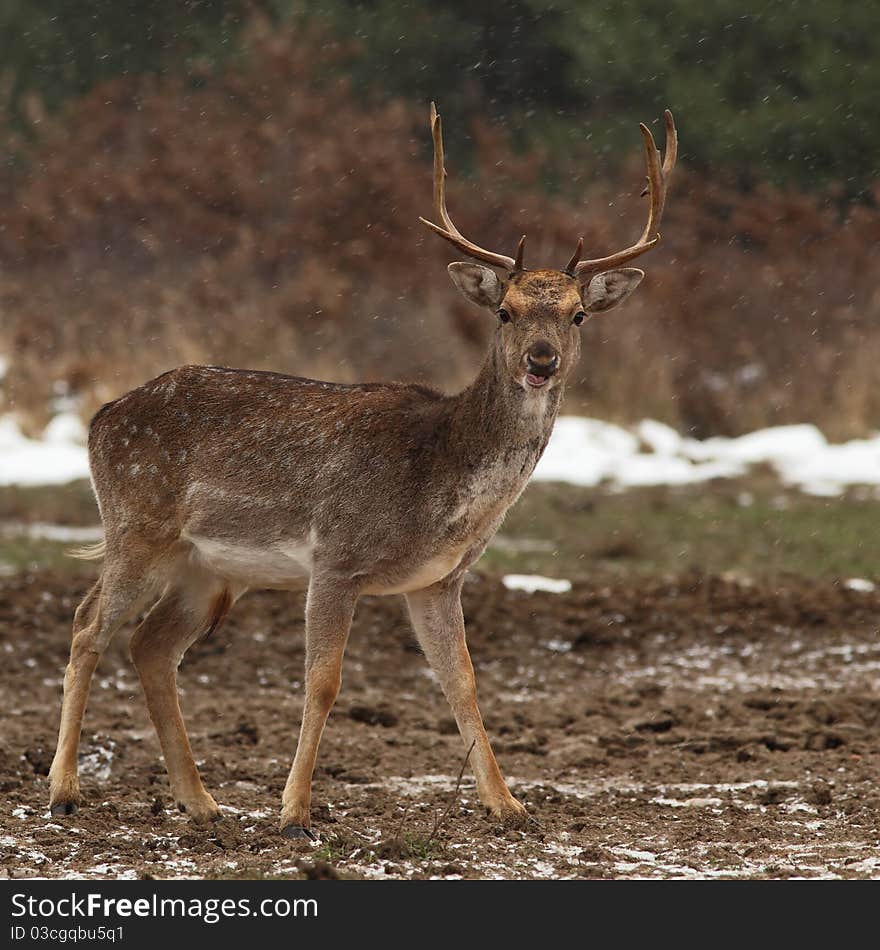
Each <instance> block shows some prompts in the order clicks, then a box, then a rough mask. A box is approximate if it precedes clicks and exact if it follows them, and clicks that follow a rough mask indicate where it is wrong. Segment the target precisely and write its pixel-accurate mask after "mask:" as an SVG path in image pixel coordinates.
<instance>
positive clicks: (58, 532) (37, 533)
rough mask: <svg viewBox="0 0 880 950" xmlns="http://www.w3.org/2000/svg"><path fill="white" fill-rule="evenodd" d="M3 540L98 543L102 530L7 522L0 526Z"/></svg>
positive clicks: (41, 523)
mask: <svg viewBox="0 0 880 950" xmlns="http://www.w3.org/2000/svg"><path fill="white" fill-rule="evenodd" d="M0 535H2V536H3V537H4V538H21V537H24V538H33V539H35V540H37V541H60V542H62V543H63V544H85V543H88V542H91V541H100V540H101V539H102V538H103V537H104V529H103V528H102V527H101V526H100V525H95V526H94V527H91V528H74V527H71V526H70V525H66V524H50V523H49V522H46V521H34V522H32V523H27V522H24V521H8V522H6V523H5V524H3V525H2V526H0Z"/></svg>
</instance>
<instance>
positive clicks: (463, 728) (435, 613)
mask: <svg viewBox="0 0 880 950" xmlns="http://www.w3.org/2000/svg"><path fill="white" fill-rule="evenodd" d="M406 602H407V606H408V607H409V614H410V618H411V620H412V625H413V629H414V630H415V633H416V637H417V638H418V641H419V644H420V646H421V647H422V649H423V650H424V652H425V656H426V657H427V659H428V662H429V663H430V664H431V667H432V669H433V670H434V672H435V673H436V674H437V676H438V678H439V679H440V685H441V687H442V689H443V692H444V694H445V696H446V698H447V700H448V701H449V705H450V707H451V708H452V712H453V714H454V716H455V721H456V722H457V723H458V731H459V732H460V733H461V737H462V739H463V740H464V744H465V747H466V748H468V749H470V748H471V747H473V752H472V753H471V765H472V767H473V770H474V774H475V775H476V779H477V793H478V794H479V796H480V801H481V802H482V803H483V804H484V805H485V806H486V807H487V808H488V809H489V811H490V812H491V813H492V815H493V816H494V817H496V818H501V819H508V818H515V817H518V816H522V815H524V814H525V808H524V807H523V806H522V805H521V804H520V803H519V802H518V801H517V800H516V799H515V798H514V797H513V795H511V794H510V790H509V789H508V787H507V784H506V783H505V781H504V778H503V777H502V775H501V770H500V769H499V768H498V763H497V762H496V761H495V754H494V753H493V752H492V746H491V745H490V744H489V737H488V736H487V735H486V730H485V728H484V726H483V717H482V716H481V715H480V709H479V707H478V706H477V690H476V684H475V682H474V668H473V665H472V664H471V658H470V654H469V653H468V648H467V642H466V640H465V629H464V615H463V614H462V610H461V578H459V579H457V580H456V581H453V582H451V583H449V584H444V583H443V582H441V583H440V584H435V585H434V586H433V587H429V588H427V589H425V590H421V591H416V592H414V593H410V594H407V595H406Z"/></svg>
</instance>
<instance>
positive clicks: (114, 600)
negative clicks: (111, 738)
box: [49, 561, 150, 817]
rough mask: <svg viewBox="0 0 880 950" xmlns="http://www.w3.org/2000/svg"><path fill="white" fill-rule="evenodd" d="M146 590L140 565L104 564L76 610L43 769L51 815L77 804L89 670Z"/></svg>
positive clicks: (71, 811) (64, 812)
mask: <svg viewBox="0 0 880 950" xmlns="http://www.w3.org/2000/svg"><path fill="white" fill-rule="evenodd" d="M149 593H150V591H149V587H148V585H147V584H146V583H145V581H144V574H143V570H142V565H141V564H137V563H135V562H133V561H128V562H121V561H117V562H114V563H113V564H112V565H108V564H106V563H105V566H104V571H103V573H102V574H101V577H100V578H99V579H98V581H97V582H96V584H95V585H94V587H92V589H91V590H90V591H89V592H88V594H86V596H85V599H84V600H83V602H82V603H81V604H80V605H79V607H78V608H77V610H76V613H75V615H74V619H73V637H72V640H71V644H70V660H69V662H68V664H67V669H66V671H65V673H64V701H63V703H62V706H61V726H60V728H59V731H58V746H57V748H56V750H55V757H54V759H53V760H52V767H51V769H50V770H49V808H50V811H51V812H52V814H53V815H54V816H56V817H58V816H62V815H72V814H74V813H75V812H76V810H77V807H78V806H79V803H80V789H79V778H78V775H77V755H78V753H79V741H80V734H81V732H82V721H83V716H84V715H85V709H86V703H87V702H88V698H89V690H90V688H91V683H92V674H93V673H94V672H95V667H97V665H98V660H100V658H101V654H102V653H103V652H104V650H105V649H106V648H107V645H108V644H109V643H110V641H111V640H112V639H113V635H114V634H115V633H116V632H117V631H118V630H119V628H120V627H121V626H122V625H123V624H124V623H125V621H126V620H128V619H129V618H130V617H131V616H132V615H133V614H135V613H136V612H137V611H138V610H139V609H140V608H141V607H142V606H143V604H144V602H145V601H146V600H147V598H148V596H149Z"/></svg>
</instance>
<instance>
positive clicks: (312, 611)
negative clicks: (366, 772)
mask: <svg viewBox="0 0 880 950" xmlns="http://www.w3.org/2000/svg"><path fill="white" fill-rule="evenodd" d="M357 596H358V594H357V591H356V590H355V589H353V588H351V587H349V586H347V585H346V584H344V583H337V582H335V581H333V580H330V579H327V578H322V577H320V576H317V575H313V577H312V580H311V583H310V584H309V593H308V598H307V599H306V677H305V680H306V682H305V704H304V706H303V716H302V724H301V726H300V733H299V742H298V743H297V747H296V756H295V758H294V760H293V767H292V768H291V770H290V775H289V776H288V779H287V784H286V786H285V788H284V795H283V797H282V799H281V833H282V834H283V835H284V836H285V837H287V838H313V837H314V835H313V834H312V832H311V830H310V829H311V818H310V809H311V801H312V773H313V772H314V770H315V759H316V758H317V755H318V745H319V743H320V742H321V735H322V733H323V732H324V726H325V725H326V723H327V717H328V716H329V715H330V710H331V709H332V708H333V704H334V703H335V702H336V697H337V695H338V694H339V687H340V684H341V682H342V657H343V654H344V653H345V644H346V642H347V640H348V631H349V629H350V628H351V618H352V615H353V614H354V606H355V603H356V602H357Z"/></svg>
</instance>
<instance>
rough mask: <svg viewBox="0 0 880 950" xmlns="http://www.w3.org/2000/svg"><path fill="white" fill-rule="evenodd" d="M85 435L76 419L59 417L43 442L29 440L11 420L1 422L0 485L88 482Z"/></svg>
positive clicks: (75, 417) (66, 413)
mask: <svg viewBox="0 0 880 950" xmlns="http://www.w3.org/2000/svg"><path fill="white" fill-rule="evenodd" d="M85 439H86V432H85V427H84V426H83V424H82V421H81V420H80V418H79V416H77V415H75V414H74V413H72V412H65V413H61V414H60V415H58V416H56V417H55V418H54V419H53V420H52V421H51V422H50V423H49V425H47V426H46V428H45V430H44V432H43V435H42V438H40V439H29V438H27V437H26V436H25V435H24V434H23V433H22V431H21V429H20V428H19V425H18V423H17V422H16V421H15V420H14V419H13V418H12V417H10V416H4V417H2V418H0V485H57V484H62V483H64V482H70V481H73V480H74V479H77V478H88V474H89V460H88V452H87V451H86V447H85Z"/></svg>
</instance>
